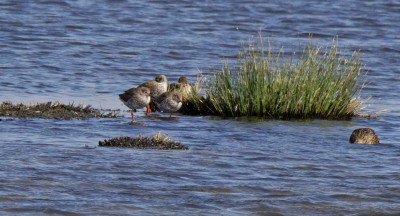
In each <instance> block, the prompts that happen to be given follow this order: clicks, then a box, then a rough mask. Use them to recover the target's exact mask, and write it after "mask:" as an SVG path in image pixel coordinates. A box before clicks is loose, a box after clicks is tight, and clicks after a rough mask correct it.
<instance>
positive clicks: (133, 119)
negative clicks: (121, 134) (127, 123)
mask: <svg viewBox="0 0 400 216" xmlns="http://www.w3.org/2000/svg"><path fill="white" fill-rule="evenodd" d="M131 116H132V122H133V121H135V118H134V117H133V110H131Z"/></svg>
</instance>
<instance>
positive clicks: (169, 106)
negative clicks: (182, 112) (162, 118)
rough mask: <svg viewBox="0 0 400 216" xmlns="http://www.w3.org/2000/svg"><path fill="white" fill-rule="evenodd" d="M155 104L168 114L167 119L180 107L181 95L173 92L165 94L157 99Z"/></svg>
mask: <svg viewBox="0 0 400 216" xmlns="http://www.w3.org/2000/svg"><path fill="white" fill-rule="evenodd" d="M156 103H157V106H158V108H159V109H160V110H161V111H163V112H166V113H170V114H169V117H172V113H174V112H176V111H178V110H179V109H180V108H181V107H182V95H180V94H179V93H178V92H175V91H172V92H165V93H163V94H161V95H160V96H159V97H158V98H157V101H156Z"/></svg>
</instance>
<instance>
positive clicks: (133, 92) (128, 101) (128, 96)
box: [119, 87, 151, 121]
mask: <svg viewBox="0 0 400 216" xmlns="http://www.w3.org/2000/svg"><path fill="white" fill-rule="evenodd" d="M150 93H151V91H150V89H149V88H147V87H137V88H131V89H128V90H126V91H125V92H124V93H122V94H119V99H120V100H121V101H122V102H123V103H124V104H125V105H126V106H127V107H129V108H130V109H132V111H131V115H132V121H134V120H135V119H134V117H133V111H136V109H140V108H143V107H145V106H147V105H148V104H149V103H150V100H151V98H150Z"/></svg>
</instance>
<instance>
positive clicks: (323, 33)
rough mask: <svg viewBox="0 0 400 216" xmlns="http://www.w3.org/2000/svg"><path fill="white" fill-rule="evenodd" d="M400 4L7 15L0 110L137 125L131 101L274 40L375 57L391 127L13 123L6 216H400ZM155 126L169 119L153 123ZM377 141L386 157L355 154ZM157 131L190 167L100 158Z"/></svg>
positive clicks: (4, 149) (8, 5)
mask: <svg viewBox="0 0 400 216" xmlns="http://www.w3.org/2000/svg"><path fill="white" fill-rule="evenodd" d="M399 20H400V4H399V3H398V1H386V0H385V1H384V0H380V1H352V3H349V2H348V1H322V2H321V1H296V2H290V3H282V2H281V1H270V2H268V3H265V2H264V1H250V2H246V1H243V2H242V1H229V3H228V1H199V2H192V1H170V2H169V3H165V2H163V1H148V2H140V1H138V2H135V1H127V0H109V1H96V2H95V1H86V0H77V1H72V0H71V1H67V0H64V1H50V0H38V1H12V0H3V1H1V3H0V54H1V57H0V101H1V102H2V101H12V102H23V103H35V102H44V101H49V100H59V101H61V102H64V103H69V102H75V103H85V104H92V105H93V106H95V107H98V108H112V109H121V110H127V108H126V107H124V105H123V104H122V103H121V102H120V101H119V100H118V98H117V94H118V93H120V92H122V91H123V90H125V89H127V88H130V87H133V86H136V85H138V84H140V83H142V82H144V81H147V80H150V79H153V78H154V77H155V76H156V75H158V74H166V75H167V77H168V78H169V80H170V81H176V80H177V78H178V77H179V76H181V75H186V76H187V77H188V78H189V80H190V81H192V82H193V81H195V80H196V75H197V74H198V73H199V71H202V72H204V73H207V71H208V70H209V69H210V68H212V67H218V65H219V64H220V63H221V62H222V61H223V60H224V59H228V60H229V59H234V58H235V56H236V55H237V53H238V51H239V49H240V42H241V41H247V40H248V39H249V38H250V37H254V36H256V35H257V33H258V31H260V30H261V31H262V34H263V36H265V37H269V38H272V40H273V41H274V43H275V44H276V45H277V47H280V46H283V47H284V50H285V51H288V52H290V51H293V49H294V50H300V49H301V46H303V45H305V44H307V41H308V34H309V33H313V34H314V39H313V40H314V41H316V42H318V43H321V44H328V43H330V42H331V41H332V39H333V37H334V36H336V35H338V36H339V46H340V47H341V48H342V49H343V50H345V51H346V52H348V53H351V52H352V51H353V50H357V49H361V53H362V59H363V61H364V63H365V64H366V66H367V69H368V70H369V74H368V80H369V81H370V82H371V83H370V84H369V85H368V87H367V88H366V89H365V90H364V92H363V94H364V96H368V95H372V96H373V100H374V101H375V103H374V104H372V105H371V106H370V107H368V110H370V111H377V110H382V109H387V110H388V112H386V113H383V114H380V115H379V116H380V117H379V118H378V119H354V120H352V121H325V120H313V121H272V120H263V119H259V118H235V119H234V118H228V119H223V118H218V117H211V116H204V117H193V116H182V115H177V116H176V117H175V118H173V119H168V118H165V117H167V115H164V114H157V113H154V114H153V116H151V117H145V116H144V115H143V111H139V112H138V113H137V121H138V122H141V123H143V124H144V126H138V125H130V124H129V121H130V117H129V114H128V113H126V114H125V118H119V119H91V120H85V121H83V120H81V121H77V120H73V121H63V120H41V119H15V120H12V121H6V119H5V118H2V121H0V137H1V142H0V143H1V146H0V161H1V167H0V214H1V215H23V214H27V215H37V214H52V215H101V214H104V215H110V214H113V215H127V214H134V215H146V214H149V215H158V214H167V215H168V214H169V215H244V214H245V215H247V214H255V215H274V214H275V215H349V214H350V215H351V214H353V215H354V214H355V215H358V214H366V215H370V214H383V215H387V214H394V213H399V212H400V183H399V182H400V175H399V173H400V167H399V164H400V148H399V146H400V138H399V134H400V133H399V132H400V129H399V127H398V125H399V123H400V121H399V118H400V117H399V116H400V108H399V107H400V106H399V105H400V102H399V101H400V100H399V98H400V95H399V87H400V85H399V83H400V82H399V75H400V67H399V65H400V64H399V63H400V61H399V59H400V24H399ZM154 115H160V116H161V117H157V118H154ZM359 127H371V128H373V129H374V130H375V131H376V132H377V134H378V135H379V136H380V138H381V142H382V143H381V144H379V145H374V146H370V145H352V144H349V143H348V138H349V136H350V134H351V132H352V130H353V129H355V128H359ZM158 131H161V132H162V133H166V134H168V135H169V136H170V137H171V139H174V140H177V141H180V142H182V143H183V144H185V145H187V146H188V147H189V148H190V150H188V151H152V150H137V149H121V148H99V147H96V146H97V142H98V141H99V140H103V139H107V138H111V137H115V136H136V135H138V134H145V135H149V136H152V135H154V134H155V133H157V132H158Z"/></svg>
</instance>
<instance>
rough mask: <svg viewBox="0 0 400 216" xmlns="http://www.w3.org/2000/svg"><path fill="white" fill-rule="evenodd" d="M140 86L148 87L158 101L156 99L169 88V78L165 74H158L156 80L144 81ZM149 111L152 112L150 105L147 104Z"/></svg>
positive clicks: (153, 98) (153, 97) (152, 96)
mask: <svg viewBox="0 0 400 216" xmlns="http://www.w3.org/2000/svg"><path fill="white" fill-rule="evenodd" d="M139 87H147V88H149V89H150V91H151V98H152V100H154V101H156V99H157V98H158V97H159V96H160V95H161V94H163V93H164V92H166V91H167V88H168V80H167V77H166V76H165V75H158V76H156V78H155V79H154V80H151V81H148V82H145V83H142V84H140V85H139ZM147 112H151V109H150V106H149V105H147Z"/></svg>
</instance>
